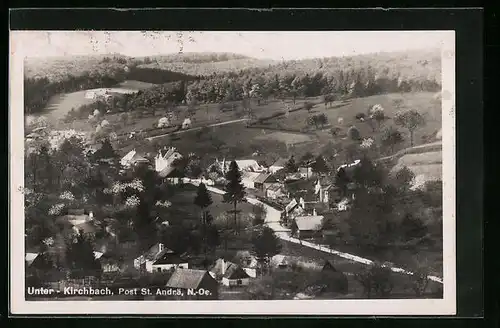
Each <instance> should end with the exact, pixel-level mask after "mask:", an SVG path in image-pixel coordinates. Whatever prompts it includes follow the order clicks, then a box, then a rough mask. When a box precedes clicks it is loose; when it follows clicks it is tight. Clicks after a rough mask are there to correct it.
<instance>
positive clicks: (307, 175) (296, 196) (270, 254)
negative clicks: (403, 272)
mask: <svg viewBox="0 0 500 328" xmlns="http://www.w3.org/2000/svg"><path fill="white" fill-rule="evenodd" d="M65 137H67V136H65ZM69 138H70V139H71V137H69ZM63 139H64V138H63ZM64 140H67V139H64ZM105 147H106V146H105V145H104V144H103V146H102V148H105ZM95 152H96V151H94V153H95ZM190 156H191V157H192V156H194V155H193V154H184V155H183V154H181V152H180V151H179V150H177V149H176V148H175V147H167V146H164V147H163V148H162V149H160V150H159V151H158V153H156V154H150V153H147V154H146V153H144V152H142V153H141V152H140V151H138V150H136V149H133V150H131V151H129V152H128V153H127V154H125V155H124V156H122V157H121V158H119V160H116V161H115V163H114V164H111V165H109V163H113V158H101V159H100V160H99V161H100V164H98V165H101V166H100V168H102V165H103V163H107V164H106V165H107V166H106V167H108V170H109V166H113V165H114V166H116V167H117V168H119V170H118V171H119V173H118V174H122V175H127V174H131V173H132V174H134V172H136V171H137V170H141V169H145V170H149V171H151V172H154V173H155V175H154V176H155V177H156V178H157V179H158V180H159V181H158V182H157V183H159V184H161V185H168V186H170V187H172V188H174V189H180V190H183V189H186V188H189V186H191V188H192V189H195V190H197V193H198V196H200V189H201V193H202V195H201V197H202V198H203V197H206V198H207V199H206V200H205V203H204V204H201V205H200V204H196V200H195V201H193V203H192V205H191V206H196V205H198V206H201V208H202V209H203V210H204V211H202V214H201V216H200V217H198V218H196V217H195V218H194V219H195V220H196V219H198V220H200V221H199V222H202V223H203V224H206V216H207V214H208V211H205V210H209V209H210V205H211V204H212V196H210V194H211V195H213V197H216V196H218V197H220V196H221V195H222V196H223V195H224V194H225V193H226V191H225V189H227V188H226V187H225V186H226V185H227V184H228V182H230V181H228V178H229V179H231V174H230V175H228V172H230V171H231V170H233V171H234V170H235V168H236V172H237V174H236V177H235V178H234V179H235V180H234V181H233V182H235V183H237V184H240V185H241V191H243V190H244V192H243V193H240V196H239V197H240V198H239V199H238V200H237V203H238V202H240V203H247V204H251V205H250V207H254V208H255V207H258V208H260V214H259V215H260V217H258V218H255V217H256V216H259V215H256V214H255V209H250V207H249V209H246V211H249V213H241V212H238V213H237V214H236V210H235V211H234V213H235V214H234V215H235V222H234V223H236V220H241V217H245V216H248V215H250V216H253V218H254V221H257V222H254V223H250V224H249V225H247V226H245V227H243V229H246V230H248V229H250V230H252V229H253V230H256V229H259V227H262V226H265V227H268V228H269V229H270V233H271V234H272V237H271V239H273V238H275V239H276V241H275V242H276V245H275V246H274V247H273V245H271V246H269V245H263V246H261V247H263V249H264V250H263V251H261V252H258V251H257V252H256V251H255V246H253V247H252V246H251V245H250V246H249V245H248V244H246V245H245V244H244V243H243V244H242V245H241V246H232V251H229V252H228V248H227V240H225V241H224V242H225V243H226V245H225V247H226V248H225V250H224V251H221V252H218V251H217V249H221V247H219V245H220V244H223V243H224V242H222V243H221V241H220V240H218V241H215V243H214V244H213V245H212V246H213V247H212V250H211V256H210V258H212V260H211V262H207V257H206V250H205V258H204V261H200V254H199V253H198V254H195V253H192V250H191V249H189V247H181V248H184V249H185V250H184V251H181V252H180V251H175V250H172V249H170V248H169V247H168V246H167V245H165V244H164V243H163V242H162V241H161V240H160V241H156V242H152V245H150V247H149V248H147V249H146V250H145V251H144V252H142V253H137V250H138V249H139V247H138V243H137V242H136V241H134V240H127V241H123V240H120V238H118V232H117V231H115V229H114V227H115V226H116V225H114V222H115V221H116V219H113V218H109V217H102V216H100V215H96V214H95V213H94V211H92V210H88V209H86V208H85V207H86V206H82V208H70V207H68V208H67V209H66V212H65V214H64V215H60V216H59V217H56V219H55V220H56V222H57V224H58V225H59V226H60V227H62V228H61V230H62V231H61V235H62V237H61V236H59V237H60V238H64V239H67V238H82V240H83V239H85V238H88V240H91V241H92V242H91V244H92V245H93V249H92V254H93V256H94V260H95V262H96V263H98V264H97V266H96V267H97V268H100V269H96V271H95V272H96V273H95V274H89V273H88V270H85V271H86V273H85V275H84V276H81V275H80V276H79V278H69V276H67V275H66V276H64V274H63V273H62V272H61V271H59V270H56V271H57V272H58V274H56V275H55V276H53V277H50V278H48V276H49V275H48V274H47V272H48V271H47V257H46V256H45V254H47V253H50V252H51V251H50V249H52V248H55V246H54V245H55V244H57V243H56V242H54V241H53V240H52V241H51V242H46V243H47V245H49V246H48V247H47V245H45V247H42V248H43V249H44V252H45V253H44V254H42V253H41V252H36V251H35V252H29V251H28V250H27V252H26V264H27V272H28V273H29V274H31V276H32V277H34V276H36V275H37V274H40V272H43V273H44V274H43V276H44V278H43V283H42V282H39V284H40V283H41V284H42V285H44V286H50V287H51V288H54V289H55V290H64V289H65V288H66V289H67V288H68V287H73V288H77V289H78V288H83V287H85V286H94V288H97V287H98V286H106V287H111V288H117V290H118V288H121V290H129V289H130V290H136V289H137V288H139V287H142V286H145V287H147V288H153V287H154V288H172V289H176V290H182V291H184V292H182V293H180V292H179V293H163V294H162V295H149V294H147V293H145V294H141V293H139V294H137V293H132V292H129V293H125V292H117V293H116V295H115V296H110V297H112V298H118V299H138V298H139V299H148V298H153V299H186V298H187V299H193V298H194V299H200V298H201V299H207V298H208V299H225V298H226V297H229V298H230V299H231V297H243V298H250V299H251V298H252V297H256V298H259V297H277V296H276V295H274V294H273V295H272V296H269V295H268V296H265V295H260V294H259V292H255V291H252V292H250V291H249V290H254V289H255V286H254V285H255V283H256V282H258V281H261V280H262V278H263V277H265V276H266V275H269V274H270V272H277V273H278V274H280V272H283V273H285V274H286V272H293V273H294V274H297V273H299V274H303V275H310V274H311V273H308V271H310V272H314V277H315V278H314V279H313V281H311V282H310V285H306V286H304V288H305V289H304V290H296V289H297V287H296V286H292V285H293V284H295V283H296V282H294V281H290V282H289V284H290V285H291V286H289V287H290V288H289V289H292V290H295V291H294V294H290V293H288V294H287V293H285V294H282V295H281V296H278V297H284V298H285V299H287V298H294V299H304V298H306V299H307V298H315V297H316V296H315V295H317V294H318V293H319V294H321V293H327V292H328V293H331V295H334V296H333V297H335V298H339V297H340V298H342V297H348V298H349V297H355V296H353V295H352V293H349V287H348V278H347V276H346V274H344V273H343V272H342V271H339V270H338V269H337V268H336V267H337V265H336V263H335V261H332V260H331V257H328V256H325V257H324V258H323V259H320V260H318V259H316V260H315V261H307V260H304V258H303V257H300V256H292V255H282V254H280V247H279V246H278V244H279V242H280V240H281V241H284V240H288V241H289V242H290V241H291V240H293V241H294V242H295V243H298V244H300V245H301V247H309V246H304V245H307V244H312V245H314V246H318V247H319V249H321V247H323V248H324V250H323V251H326V250H328V252H330V250H329V247H330V246H329V245H333V242H332V240H331V239H337V238H338V229H335V227H332V226H331V225H328V224H326V222H327V220H325V217H326V218H331V217H332V216H339V215H345V214H346V213H348V212H349V210H350V207H351V204H352V202H353V201H354V200H355V198H356V188H357V184H356V183H355V178H354V175H355V173H354V172H355V170H356V168H359V167H360V166H362V165H363V162H362V160H361V159H357V160H354V161H353V162H351V163H345V164H342V165H340V166H339V167H337V168H335V169H334V171H331V169H330V168H329V167H328V165H327V164H326V163H325V161H324V159H323V158H322V157H321V156H318V157H317V158H312V156H307V158H304V159H303V160H297V161H296V160H295V159H294V157H293V155H292V156H291V157H290V158H280V159H278V160H277V161H275V162H274V163H273V164H272V165H270V166H268V167H266V166H265V165H263V164H262V163H259V162H258V161H257V160H254V159H251V158H246V159H227V158H217V159H216V160H215V161H214V162H213V163H212V164H210V165H209V166H208V167H206V168H202V170H201V171H202V172H207V173H206V174H201V175H200V177H199V178H189V177H185V176H184V174H183V172H182V171H183V170H180V169H179V165H178V163H179V162H181V161H182V159H183V158H186V157H190ZM234 173H235V172H233V177H234ZM348 181H350V182H348ZM133 183H137V179H135V178H134V179H132V182H131V183H130V184H133ZM139 185H140V183H139ZM127 187H130V186H126V185H123V184H122V186H121V187H120V188H122V189H123V190H124V189H126V188H127ZM138 188H139V190H141V188H143V186H139V187H138ZM242 195H244V196H242ZM68 197H70V198H71V197H73V196H72V195H69V196H68ZM236 197H238V196H236ZM131 198H133V196H132V197H129V198H127V200H126V202H128V201H130V199H131ZM229 202H230V203H232V202H231V201H229ZM235 204H236V203H235ZM156 205H159V206H160V207H166V208H168V207H175V203H173V202H172V201H169V200H165V201H164V202H163V203H162V201H158V202H157V203H156ZM235 208H236V206H235ZM227 212H228V213H231V211H229V210H228V211H227ZM257 212H259V211H257ZM61 213H62V212H61ZM208 215H210V214H208ZM230 216H232V214H226V218H225V219H226V221H232V218H230ZM236 216H238V219H237V218H236ZM258 220H260V221H258ZM170 221H172V220H171V219H170V218H169V216H168V215H165V216H161V215H159V216H156V217H155V219H154V224H155V225H156V226H157V227H159V229H162V228H168V227H169V226H171V225H172V224H174V225H175V224H177V223H176V222H170ZM184 223H185V222H184ZM130 224H133V222H130ZM203 224H202V225H203ZM224 224H226V228H227V225H228V223H227V222H225V223H224ZM194 225H196V222H195V223H194ZM243 225H244V224H243ZM204 226H205V228H206V225H204ZM239 229H240V227H238V226H237V225H235V226H232V227H231V228H229V230H231V231H232V233H234V234H235V235H234V236H235V238H236V239H238V238H240V237H241V235H240V233H241V232H240V231H238V230H239ZM58 235H59V234H58ZM216 235H217V236H216V237H215V238H216V239H222V237H221V236H219V233H217V232H216ZM49 239H53V238H49ZM153 239H154V238H153ZM202 239H203V241H202V243H203V242H206V239H205V236H203V237H202ZM242 239H244V238H242ZM186 242H187V243H189V241H186ZM263 242H266V243H269V241H263ZM272 243H273V241H272V240H271V244H272ZM238 247H240V248H238ZM35 248H36V247H35ZM42 248H38V249H42ZM273 248H274V249H273ZM143 249H144V248H143ZM134 252H135V254H136V255H135V256H131V254H133V253H134ZM124 253H126V256H123V254H124ZM118 254H120V255H118ZM217 254H221V256H217ZM349 256H350V255H347V256H344V258H349ZM338 258H339V259H342V256H341V257H338ZM91 271H92V270H91ZM347 274H350V275H352V273H347ZM145 277H148V279H145ZM47 279H49V281H47ZM284 279H285V278H284ZM296 279H297V278H296ZM351 279H352V277H351ZM351 279H349V280H351ZM306 280H308V279H305V281H306ZM436 280H438V279H436ZM28 281H29V280H28ZM144 281H146V282H144ZM325 281H326V283H325ZM124 288H125V289H124ZM314 288H316V289H317V288H319V289H320V290H321V292H318V291H311V290H314ZM199 289H204V290H208V291H210V292H206V293H201V294H196V293H192V292H191V293H187V291H188V290H199ZM284 289H287V288H284ZM273 293H274V292H273ZM160 294H161V293H160ZM167 294H170V295H167ZM264 294H265V293H264ZM349 294H351V295H349ZM235 295H236V296H235ZM55 296H56V297H64V296H61V294H55ZM65 296H66V297H68V295H65ZM94 297H106V296H94Z"/></svg>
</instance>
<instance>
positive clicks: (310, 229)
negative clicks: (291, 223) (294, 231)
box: [295, 215, 323, 239]
mask: <svg viewBox="0 0 500 328" xmlns="http://www.w3.org/2000/svg"><path fill="white" fill-rule="evenodd" d="M322 221H323V216H322V215H316V216H313V215H308V216H297V217H296V218H295V222H296V223H297V227H298V236H299V238H301V239H308V238H312V237H314V236H316V235H317V233H318V232H319V231H320V230H321V223H322Z"/></svg>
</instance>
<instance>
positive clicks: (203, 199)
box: [194, 182, 212, 258]
mask: <svg viewBox="0 0 500 328" xmlns="http://www.w3.org/2000/svg"><path fill="white" fill-rule="evenodd" d="M194 204H195V205H196V206H198V207H199V208H200V209H201V220H202V223H201V228H202V232H201V233H202V238H203V251H204V253H205V258H206V253H207V248H208V227H209V226H210V224H211V222H208V221H209V220H207V219H208V216H209V213H208V211H207V207H209V206H210V205H211V204H212V197H211V196H210V193H209V192H208V190H207V187H206V186H205V184H204V183H203V182H202V183H200V185H199V186H198V190H197V192H196V196H195V198H194Z"/></svg>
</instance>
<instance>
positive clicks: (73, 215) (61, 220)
mask: <svg viewBox="0 0 500 328" xmlns="http://www.w3.org/2000/svg"><path fill="white" fill-rule="evenodd" d="M93 216H94V215H93V214H92V212H90V213H89V214H85V211H84V210H83V209H82V210H72V209H68V214H67V215H62V216H59V217H58V218H57V219H56V224H58V225H63V226H68V225H69V226H76V225H79V224H82V223H85V222H89V221H92V219H93Z"/></svg>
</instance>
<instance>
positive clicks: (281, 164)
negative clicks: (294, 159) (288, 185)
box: [269, 158, 288, 174]
mask: <svg viewBox="0 0 500 328" xmlns="http://www.w3.org/2000/svg"><path fill="white" fill-rule="evenodd" d="M287 162H288V160H287V159H284V158H280V159H278V160H277V161H276V162H274V163H273V164H272V165H271V166H270V167H269V172H270V173H272V174H274V173H276V172H278V171H279V170H283V169H284V168H285V166H286V163H287Z"/></svg>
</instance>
